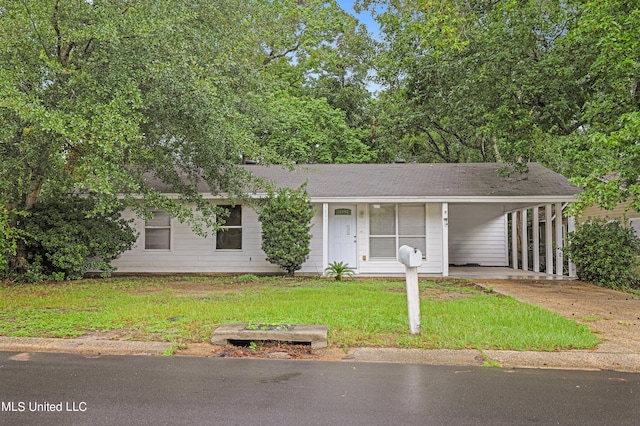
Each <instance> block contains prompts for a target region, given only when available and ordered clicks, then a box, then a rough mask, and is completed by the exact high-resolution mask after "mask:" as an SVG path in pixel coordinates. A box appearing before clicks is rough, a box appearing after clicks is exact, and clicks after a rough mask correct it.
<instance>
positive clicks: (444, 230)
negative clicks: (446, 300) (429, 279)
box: [442, 203, 449, 277]
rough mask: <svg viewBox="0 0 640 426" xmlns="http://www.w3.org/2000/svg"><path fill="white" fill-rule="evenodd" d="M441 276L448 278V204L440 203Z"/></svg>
mask: <svg viewBox="0 0 640 426" xmlns="http://www.w3.org/2000/svg"><path fill="white" fill-rule="evenodd" d="M442 276H443V277H448V276H449V203H442Z"/></svg>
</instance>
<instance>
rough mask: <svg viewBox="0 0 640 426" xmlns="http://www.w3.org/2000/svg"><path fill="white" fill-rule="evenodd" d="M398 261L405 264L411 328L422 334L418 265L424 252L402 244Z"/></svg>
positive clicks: (414, 332) (420, 263) (415, 332)
mask: <svg viewBox="0 0 640 426" xmlns="http://www.w3.org/2000/svg"><path fill="white" fill-rule="evenodd" d="M398 261H399V262H400V263H402V264H403V265H404V266H405V274H406V277H407V306H408V308H409V330H410V331H411V334H420V291H419V288H418V266H422V252H421V251H420V250H418V249H417V248H413V247H409V246H400V248H399V249H398Z"/></svg>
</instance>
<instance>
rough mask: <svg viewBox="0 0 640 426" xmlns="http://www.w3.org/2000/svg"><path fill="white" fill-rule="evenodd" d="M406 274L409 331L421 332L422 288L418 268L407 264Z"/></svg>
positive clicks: (412, 332) (413, 332)
mask: <svg viewBox="0 0 640 426" xmlns="http://www.w3.org/2000/svg"><path fill="white" fill-rule="evenodd" d="M406 275H407V307H408V309H409V331H410V332H411V334H420V289H419V287H418V268H413V267H409V266H407V267H406Z"/></svg>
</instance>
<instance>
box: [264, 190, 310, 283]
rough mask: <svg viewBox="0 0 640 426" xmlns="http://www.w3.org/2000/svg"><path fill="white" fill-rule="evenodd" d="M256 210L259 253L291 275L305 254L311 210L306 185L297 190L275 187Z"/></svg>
mask: <svg viewBox="0 0 640 426" xmlns="http://www.w3.org/2000/svg"><path fill="white" fill-rule="evenodd" d="M263 201H264V202H263V203H262V205H261V206H260V208H259V212H258V219H259V220H260V223H261V224H262V250H263V251H264V252H265V254H266V255H267V260H268V261H269V262H271V263H273V264H275V265H278V266H280V267H281V268H282V269H284V270H285V271H287V273H288V274H289V275H293V274H294V272H295V271H297V270H299V269H300V268H301V267H302V264H303V263H304V261H305V260H306V259H307V256H308V255H309V252H310V248H309V244H310V242H311V233H310V229H311V219H312V218H313V215H314V212H313V208H312V207H311V205H310V204H309V200H308V196H307V190H306V184H303V185H302V186H301V187H300V188H298V189H291V188H279V189H277V190H276V191H275V192H273V191H272V192H270V193H269V196H268V197H267V198H266V199H265V200H263Z"/></svg>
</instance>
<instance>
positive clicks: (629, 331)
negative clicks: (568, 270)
mask: <svg viewBox="0 0 640 426" xmlns="http://www.w3.org/2000/svg"><path fill="white" fill-rule="evenodd" d="M474 281H475V283H476V284H478V285H480V286H483V287H485V288H489V287H491V288H492V289H493V290H494V291H496V292H498V293H501V294H504V295H507V296H512V297H513V298H515V299H516V300H519V301H521V302H525V303H530V304H533V305H537V306H541V307H543V308H545V309H548V310H550V311H554V312H557V313H559V314H560V315H563V316H564V317H567V318H570V319H573V320H575V321H577V322H579V323H582V324H586V325H588V326H589V327H590V329H591V330H592V331H593V332H594V333H595V334H596V335H597V336H598V337H599V338H601V339H602V340H603V342H602V343H601V344H599V345H598V347H597V348H596V350H595V351H596V352H606V353H636V354H637V353H640V296H636V295H633V294H629V293H623V292H620V291H615V290H610V289H607V288H604V287H599V286H596V285H593V284H589V283H585V282H582V281H572V280H571V281H570V280H558V281H555V280H496V279H492V280H490V279H483V280H474Z"/></svg>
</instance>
